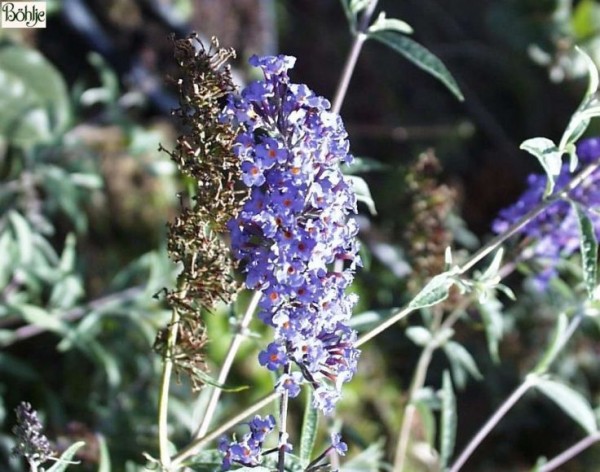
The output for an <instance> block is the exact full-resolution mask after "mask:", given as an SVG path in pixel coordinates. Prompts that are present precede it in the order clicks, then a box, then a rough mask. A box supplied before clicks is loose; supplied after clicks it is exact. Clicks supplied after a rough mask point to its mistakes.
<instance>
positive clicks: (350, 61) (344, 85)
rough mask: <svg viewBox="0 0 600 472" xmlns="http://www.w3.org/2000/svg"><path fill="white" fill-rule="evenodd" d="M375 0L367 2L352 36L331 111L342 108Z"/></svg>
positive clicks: (337, 110)
mask: <svg viewBox="0 0 600 472" xmlns="http://www.w3.org/2000/svg"><path fill="white" fill-rule="evenodd" d="M377 1H378V0H371V3H369V5H368V6H367V8H366V9H365V12H364V13H363V15H362V17H361V19H360V24H359V25H358V28H357V31H356V35H355V37H354V43H353V44H352V49H350V54H348V57H347V58H346V64H345V65H344V70H343V71H342V76H341V77H340V81H339V83H338V87H337V90H336V91H335V97H334V98H333V103H332V104H331V111H332V112H333V113H339V112H340V110H341V109H342V104H343V103H344V99H345V98H346V92H348V85H350V79H351V78H352V75H353V74H354V69H355V68H356V62H357V61H358V56H359V55H360V51H361V49H362V46H363V44H364V42H365V41H366V39H367V35H366V34H365V32H366V31H367V28H368V27H369V23H370V22H371V17H372V16H373V12H374V11H375V7H376V6H377Z"/></svg>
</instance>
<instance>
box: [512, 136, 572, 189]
mask: <svg viewBox="0 0 600 472" xmlns="http://www.w3.org/2000/svg"><path fill="white" fill-rule="evenodd" d="M519 147H520V149H523V150H524V151H527V152H528V153H530V154H533V155H534V156H535V157H537V158H538V160H539V161H540V164H541V165H542V167H543V168H544V171H545V172H546V176H547V177H548V182H547V184H546V191H545V192H544V197H547V196H548V195H550V194H551V193H552V192H553V190H554V179H555V177H556V176H557V175H558V174H560V168H561V166H562V154H563V153H562V151H560V150H559V149H558V148H557V147H556V145H555V144H554V142H553V141H552V140H551V139H548V138H531V139H527V140H525V141H523V142H522V143H521V146H519Z"/></svg>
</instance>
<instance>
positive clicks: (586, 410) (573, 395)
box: [535, 378, 598, 434]
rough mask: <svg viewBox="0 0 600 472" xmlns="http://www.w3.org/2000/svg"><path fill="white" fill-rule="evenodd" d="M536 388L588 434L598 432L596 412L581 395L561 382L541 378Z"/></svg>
mask: <svg viewBox="0 0 600 472" xmlns="http://www.w3.org/2000/svg"><path fill="white" fill-rule="evenodd" d="M535 387H536V388H537V389H538V390H539V391H540V392H541V393H543V394H544V395H546V396H547V397H548V398H549V399H550V400H552V401H553V402H554V403H556V404H557V405H558V406H559V407H560V408H561V409H562V410H563V411H564V412H565V413H566V414H567V415H569V416H570V417H571V418H573V420H575V421H576V422H577V423H579V425H580V426H581V427H582V428H583V429H585V430H586V431H587V432H588V434H593V433H595V432H597V431H598V425H597V424H596V415H595V414H594V410H592V407H591V406H590V404H589V402H588V401H587V400H586V399H585V398H584V396H583V395H581V393H579V392H578V391H576V390H573V389H572V388H571V387H569V386H568V385H565V384H563V383H561V382H558V381H556V380H550V379H545V378H540V379H539V380H538V381H537V382H536V384H535Z"/></svg>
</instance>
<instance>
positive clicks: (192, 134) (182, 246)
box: [154, 35, 247, 389]
mask: <svg viewBox="0 0 600 472" xmlns="http://www.w3.org/2000/svg"><path fill="white" fill-rule="evenodd" d="M174 48H175V53H174V55H175V59H176V60H177V61H178V63H179V66H180V68H181V78H180V79H179V80H178V81H177V85H178V88H179V104H180V107H179V108H178V109H176V110H175V111H174V115H176V116H178V117H179V119H180V121H181V122H182V125H183V128H184V134H183V135H182V136H180V137H179V138H178V139H177V145H176V146H175V149H173V150H172V151H168V150H166V149H164V148H161V149H162V150H164V151H165V152H167V153H168V154H169V155H170V156H171V158H172V159H173V161H175V162H176V163H177V165H178V167H179V169H180V170H181V172H182V173H183V174H184V175H186V176H187V177H189V178H191V179H192V180H193V181H194V182H195V184H196V186H195V189H194V190H195V194H194V195H191V196H190V197H189V198H187V199H186V200H188V203H187V204H186V206H185V207H183V204H182V207H183V208H182V211H181V213H180V215H179V216H178V217H177V218H176V219H175V221H174V222H172V223H170V224H169V225H168V251H169V256H170V258H171V259H172V260H173V261H174V262H176V263H178V264H180V265H181V266H182V269H181V272H180V274H179V276H178V281H177V288H176V289H174V290H169V291H167V300H168V302H169V304H170V305H171V307H172V308H173V309H174V310H177V313H178V315H179V321H178V326H177V332H176V335H175V338H176V342H175V344H174V345H173V346H172V348H171V349H169V348H168V346H169V342H168V339H167V338H168V335H167V333H169V332H172V330H169V329H165V330H162V331H161V332H159V334H158V336H157V338H156V342H155V346H154V347H155V350H156V351H158V352H159V353H161V354H162V355H163V356H167V355H169V356H170V357H171V360H172V361H173V362H174V364H175V367H176V370H177V372H182V371H183V372H186V373H187V374H189V376H190V378H191V380H192V385H193V388H194V389H198V388H200V387H201V385H202V383H203V382H202V381H203V377H204V376H203V375H202V374H203V372H204V371H205V370H206V366H205V363H204V357H203V355H202V348H203V346H204V345H205V344H206V333H205V330H204V324H203V322H202V318H201V311H202V309H211V308H212V307H214V306H215V304H216V303H218V302H219V301H223V302H226V303H228V302H230V301H231V300H232V298H233V297H234V296H235V294H236V293H237V291H238V289H239V286H238V284H237V283H236V281H235V279H234V278H233V268H234V267H233V262H232V260H231V259H230V257H229V249H228V247H227V245H226V244H225V243H224V242H223V241H222V239H221V237H220V236H221V233H223V232H224V231H225V229H226V223H227V221H229V220H230V219H231V218H232V217H234V216H235V215H236V214H237V212H238V210H239V208H240V206H241V204H242V202H243V200H244V199H245V197H246V195H247V191H244V190H239V189H238V185H237V183H238V182H239V181H240V168H239V163H238V159H237V158H236V157H235V156H234V155H233V153H232V145H233V141H234V139H235V137H236V134H237V131H236V129H234V128H232V127H231V125H229V124H226V123H223V122H222V121H221V120H220V114H221V110H222V107H223V102H224V99H225V97H226V96H227V95H228V94H230V93H232V92H234V91H235V86H234V85H233V81H232V78H231V72H230V68H229V65H228V64H227V61H228V60H229V59H231V58H232V57H235V52H234V51H233V50H232V49H222V48H220V47H219V43H218V41H217V40H216V39H215V38H213V40H212V42H211V46H210V47H209V48H208V49H206V48H205V47H204V45H203V44H202V43H201V42H200V41H199V40H198V38H197V37H196V35H191V36H190V37H189V38H187V39H180V40H175V41H174ZM182 200H183V199H182Z"/></svg>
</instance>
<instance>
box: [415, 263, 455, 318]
mask: <svg viewBox="0 0 600 472" xmlns="http://www.w3.org/2000/svg"><path fill="white" fill-rule="evenodd" d="M455 275H456V272H455V271H454V270H449V271H447V272H442V273H441V274H438V275H436V276H435V277H434V278H433V279H431V280H430V281H429V282H428V283H427V285H425V287H423V289H422V290H421V291H420V292H419V293H417V295H416V296H415V298H413V299H412V300H411V302H410V303H409V304H408V307H409V308H412V309H413V310H418V309H419V308H425V307H428V306H433V305H437V304H438V303H440V302H443V301H444V300H445V299H446V298H448V294H449V293H450V287H452V285H454V283H455V281H454V276H455Z"/></svg>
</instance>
